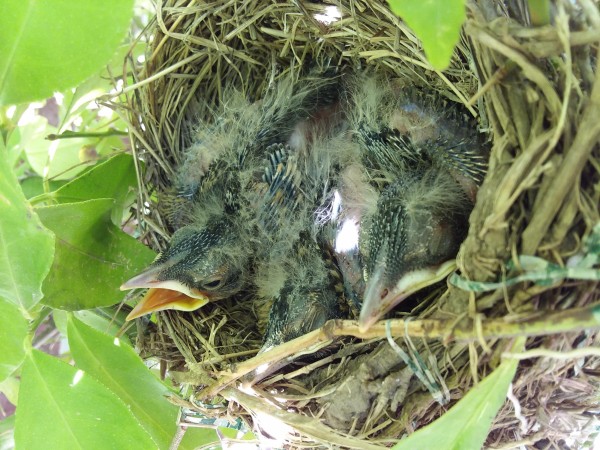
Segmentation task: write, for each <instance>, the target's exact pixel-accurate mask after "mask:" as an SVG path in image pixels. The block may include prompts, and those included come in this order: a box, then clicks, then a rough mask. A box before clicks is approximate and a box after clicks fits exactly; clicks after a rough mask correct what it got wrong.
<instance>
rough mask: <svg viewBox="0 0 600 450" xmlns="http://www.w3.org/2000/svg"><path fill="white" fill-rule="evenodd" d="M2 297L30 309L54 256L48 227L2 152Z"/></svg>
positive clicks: (0, 180)
mask: <svg viewBox="0 0 600 450" xmlns="http://www.w3.org/2000/svg"><path fill="white" fill-rule="evenodd" d="M0 217H1V218H2V220H0V297H2V298H4V299H6V300H8V301H9V302H11V303H13V304H15V305H17V306H20V307H21V308H23V309H30V308H31V307H32V306H34V305H35V304H36V303H37V302H39V300H40V299H41V298H42V291H41V289H40V288H41V285H42V280H43V279H44V277H45V276H46V274H47V273H48V269H49V268H50V264H51V263H52V258H53V256H54V238H53V236H52V233H50V232H49V231H48V230H47V229H45V228H44V227H43V226H42V224H41V222H40V220H39V218H38V216H37V215H36V213H35V212H34V211H33V209H32V208H31V206H29V203H28V202H27V200H26V199H25V196H24V195H23V192H21V188H20V187H19V184H18V182H17V179H16V177H15V176H14V174H13V172H12V170H11V168H10V167H9V166H8V164H7V158H6V155H5V154H4V152H2V153H1V154H0Z"/></svg>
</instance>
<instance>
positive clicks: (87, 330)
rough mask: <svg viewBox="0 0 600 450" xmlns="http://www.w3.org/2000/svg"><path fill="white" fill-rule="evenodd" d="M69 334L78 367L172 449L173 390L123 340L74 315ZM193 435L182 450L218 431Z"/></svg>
mask: <svg viewBox="0 0 600 450" xmlns="http://www.w3.org/2000/svg"><path fill="white" fill-rule="evenodd" d="M68 334H69V347H70V348H71V351H72V352H73V357H74V358H75V362H76V364H77V367H79V368H81V369H83V370H85V371H86V372H87V373H89V374H91V375H93V376H94V377H95V378H96V379H98V380H99V381H101V382H102V383H103V384H104V385H105V386H106V387H108V388H109V389H110V390H111V391H113V392H114V393H115V394H117V395H118V396H119V398H120V399H121V400H123V401H124V402H125V403H126V404H127V406H128V407H129V409H130V410H131V412H132V413H133V414H134V415H135V416H136V418H137V419H138V421H139V423H140V424H141V425H142V427H144V429H145V430H146V431H147V432H148V433H149V434H150V435H151V436H152V438H153V439H154V440H155V442H158V443H159V446H160V448H168V447H169V444H170V443H171V441H172V439H173V436H174V435H175V433H176V431H177V425H176V420H177V414H178V411H179V408H178V407H176V406H175V405H173V404H171V403H169V401H167V399H166V397H165V396H166V395H168V394H170V393H171V391H170V390H169V389H168V388H167V387H166V386H165V385H164V384H163V383H161V382H160V381H159V380H158V379H157V378H156V377H155V376H154V375H153V374H152V373H151V372H150V371H149V370H148V368H147V367H146V366H145V365H144V362H143V361H142V360H141V359H140V357H139V356H138V355H137V354H136V353H135V352H134V351H133V349H132V348H131V347H130V346H128V345H127V344H124V343H122V342H121V341H120V340H118V339H115V338H113V337H111V336H109V335H106V334H104V333H101V332H99V331H97V330H95V329H93V328H91V327H89V326H87V325H85V324H84V323H82V322H81V321H80V320H77V319H75V318H72V317H71V318H70V319H69V322H68ZM189 431H192V430H189ZM199 432H201V433H199ZM192 435H193V436H194V437H195V440H194V442H193V445H190V444H192V443H191V442H190V441H189V440H188V439H189V438H188V439H184V441H183V443H182V445H180V446H179V448H180V449H186V448H190V449H192V448H195V447H196V446H198V445H202V444H204V443H208V442H212V441H214V438H215V432H214V431H213V430H206V429H204V430H197V431H195V432H193V433H190V436H192ZM186 437H187V433H186ZM202 438H203V439H202Z"/></svg>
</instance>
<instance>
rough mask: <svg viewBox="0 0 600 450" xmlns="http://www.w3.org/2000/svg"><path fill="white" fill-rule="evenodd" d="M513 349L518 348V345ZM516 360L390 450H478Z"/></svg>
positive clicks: (506, 390)
mask: <svg viewBox="0 0 600 450" xmlns="http://www.w3.org/2000/svg"><path fill="white" fill-rule="evenodd" d="M516 346H520V347H521V348H522V344H521V343H518V344H516ZM517 364H518V360H516V359H510V360H506V361H503V362H502V363H501V364H500V365H499V366H498V367H497V368H496V369H495V370H494V371H493V372H492V373H491V374H490V375H488V376H487V377H486V378H485V379H484V380H483V381H482V382H481V383H479V384H478V385H477V386H475V387H474V388H473V389H471V390H470V391H469V392H468V393H467V394H466V395H465V396H464V397H463V398H462V399H461V400H460V401H459V402H458V403H457V404H456V405H454V406H453V407H452V408H451V409H450V410H449V411H447V412H446V413H445V414H444V415H443V416H442V417H440V418H439V419H437V420H436V421H435V422H433V423H432V424H431V425H428V426H426V427H425V428H422V429H420V430H419V431H417V432H416V433H413V434H411V435H410V436H408V437H407V438H405V439H402V440H401V441H400V442H399V443H398V444H396V445H395V446H394V450H409V449H410V450H421V449H424V450H427V449H430V448H431V447H432V443H435V448H436V449H437V450H462V449H465V448H482V446H483V444H484V442H485V439H486V437H487V435H488V432H489V429H490V426H491V425H492V421H493V420H494V417H496V414H497V412H498V410H499V409H500V407H501V406H502V404H503V403H504V400H505V399H506V393H507V392H508V386H509V385H510V383H511V382H512V380H513V377H514V376H515V372H516V370H517Z"/></svg>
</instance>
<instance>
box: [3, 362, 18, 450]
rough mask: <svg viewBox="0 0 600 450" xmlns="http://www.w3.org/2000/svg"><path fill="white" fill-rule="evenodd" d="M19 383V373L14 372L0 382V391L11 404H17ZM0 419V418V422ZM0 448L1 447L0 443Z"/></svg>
mask: <svg viewBox="0 0 600 450" xmlns="http://www.w3.org/2000/svg"><path fill="white" fill-rule="evenodd" d="M20 384H21V374H20V373H14V374H13V375H11V376H9V377H8V378H6V380H4V381H2V382H0V392H2V393H3V394H4V396H5V397H6V399H7V400H8V401H9V402H11V403H12V404H13V405H15V406H17V405H18V403H19V400H18V399H19V386H20ZM1 422H2V421H1V420H0V423H1ZM0 448H3V447H2V446H1V445H0Z"/></svg>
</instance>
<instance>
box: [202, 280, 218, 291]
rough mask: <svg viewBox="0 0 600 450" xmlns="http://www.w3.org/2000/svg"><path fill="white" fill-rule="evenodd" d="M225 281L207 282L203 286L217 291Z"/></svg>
mask: <svg viewBox="0 0 600 450" xmlns="http://www.w3.org/2000/svg"><path fill="white" fill-rule="evenodd" d="M222 282H223V280H222V279H221V278H215V279H213V280H209V281H206V282H205V283H203V286H204V287H205V288H207V289H216V288H218V287H219V286H221V283H222Z"/></svg>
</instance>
